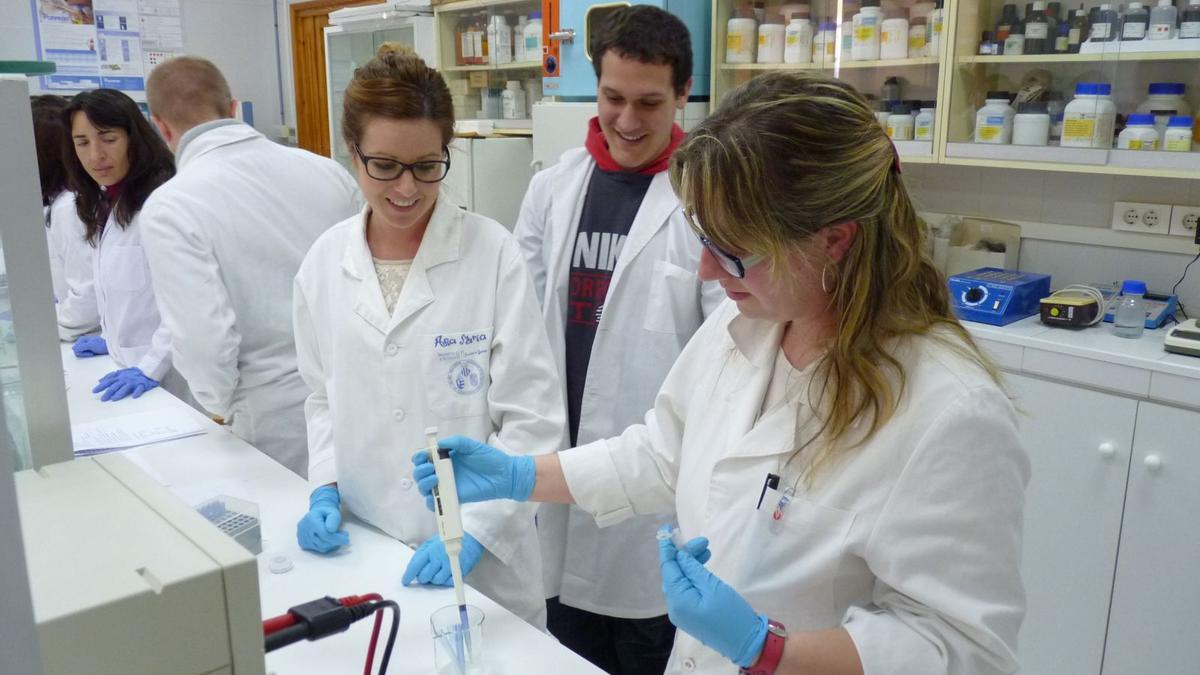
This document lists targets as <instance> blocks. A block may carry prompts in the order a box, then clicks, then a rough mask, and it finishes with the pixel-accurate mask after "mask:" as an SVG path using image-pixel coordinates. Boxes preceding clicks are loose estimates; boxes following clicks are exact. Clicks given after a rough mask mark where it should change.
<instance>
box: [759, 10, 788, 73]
mask: <svg viewBox="0 0 1200 675" xmlns="http://www.w3.org/2000/svg"><path fill="white" fill-rule="evenodd" d="M785 37H786V29H785V28H784V27H783V15H782V14H779V13H778V12H768V13H767V16H766V18H765V19H764V20H763V23H762V25H761V26H759V27H758V62H759V63H783V47H784V39H785Z"/></svg>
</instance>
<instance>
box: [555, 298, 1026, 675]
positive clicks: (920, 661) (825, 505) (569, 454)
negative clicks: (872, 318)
mask: <svg viewBox="0 0 1200 675" xmlns="http://www.w3.org/2000/svg"><path fill="white" fill-rule="evenodd" d="M782 328H783V326H782V325H781V324H771V323H769V322H765V321H756V320H752V319H748V318H746V317H742V316H740V315H739V314H738V312H737V308H736V305H734V304H733V303H732V302H729V303H727V304H725V305H723V306H722V308H721V309H719V310H718V311H717V313H716V314H714V315H713V316H712V317H711V318H710V319H709V321H708V322H707V323H706V324H705V325H704V326H703V327H702V328H701V329H700V331H698V332H697V333H696V337H695V338H694V339H693V340H692V342H691V343H689V344H688V346H687V348H686V349H685V350H684V353H683V354H682V355H681V356H680V358H679V361H678V362H677V363H676V364H675V367H674V368H673V369H672V370H671V373H670V375H669V376H668V377H667V380H666V382H665V383H664V384H663V388H662V391H660V392H659V394H658V399H657V401H656V403H655V407H654V409H653V410H652V411H650V412H649V413H647V415H646V421H645V424H642V425H637V426H633V427H630V428H629V429H628V430H626V431H625V433H623V434H622V435H620V436H619V437H616V438H611V439H607V440H601V441H597V442H596V443H593V444H590V445H587V446H583V447H580V448H575V449H572V450H567V451H565V452H563V453H561V454H560V459H561V462H562V467H563V472H564V474H565V476H566V479H567V484H568V486H569V488H570V490H571V494H572V495H573V496H574V497H575V499H576V502H577V503H578V504H579V505H580V506H582V507H583V508H585V509H587V510H588V512H590V513H592V514H594V515H595V516H596V518H597V521H598V522H599V523H600V524H601V525H608V524H611V523H614V522H618V521H620V520H621V519H623V518H627V517H629V516H630V515H632V514H635V513H637V514H642V513H660V512H670V511H672V510H674V511H675V512H676V513H677V514H678V517H679V526H680V529H681V530H682V533H683V535H684V537H685V538H688V539H690V538H692V537H697V536H706V537H708V538H709V540H710V542H711V543H710V546H711V550H712V560H711V562H709V563H708V565H707V566H708V568H709V569H710V570H711V571H712V572H713V573H714V574H716V575H717V576H719V577H720V578H722V579H723V580H724V581H726V582H727V583H729V584H730V585H731V586H732V587H733V588H734V589H736V590H737V591H738V592H739V593H741V595H742V597H744V598H745V599H746V600H747V602H749V603H750V605H751V606H753V607H754V608H755V610H756V611H758V612H761V613H765V614H767V615H768V616H770V617H772V618H774V619H776V620H778V621H780V622H782V623H783V624H784V625H785V626H786V627H787V628H788V630H789V631H807V630H816V629H826V628H834V627H838V626H844V627H845V628H846V630H847V631H849V633H850V636H851V637H852V638H853V640H854V643H855V646H856V647H857V649H858V652H859V655H860V657H861V659H862V663H863V666H864V672H865V673H866V675H884V674H886V675H994V674H999V673H1011V672H1013V671H1014V670H1015V669H1016V667H1017V663H1016V657H1015V650H1016V639H1017V631H1018V629H1019V627H1020V624H1021V618H1022V616H1023V614H1024V592H1023V588H1022V585H1021V578H1020V573H1019V565H1020V556H1021V528H1022V512H1023V505H1024V489H1025V485H1026V484H1027V482H1028V479H1029V461H1028V458H1027V456H1026V454H1025V452H1024V451H1023V449H1022V448H1021V445H1020V442H1019V440H1018V438H1017V425H1016V419H1015V414H1014V412H1013V408H1012V405H1011V404H1010V403H1009V401H1008V399H1007V398H1006V397H1005V395H1004V393H1003V392H1002V391H1001V390H1000V389H999V387H997V386H996V385H995V384H994V383H993V382H992V381H991V379H990V378H989V377H988V376H987V375H986V373H984V372H983V371H982V369H980V368H978V367H977V366H975V365H973V364H972V363H970V362H969V361H968V360H967V359H965V358H964V357H962V356H961V355H959V354H958V353H956V352H954V351H952V350H951V349H948V348H947V347H945V346H943V345H941V344H939V343H937V342H936V341H935V340H934V339H932V338H929V337H925V338H917V339H914V340H910V341H906V342H905V343H903V344H904V346H902V347H901V348H899V349H897V350H895V351H894V353H895V355H896V356H897V358H899V359H900V361H901V362H902V363H903V364H904V366H905V368H906V369H907V374H908V380H907V384H906V386H905V390H904V393H903V396H902V399H901V401H900V405H899V407H898V409H897V411H896V413H895V416H894V417H893V418H892V419H891V420H890V421H889V422H888V423H887V424H886V425H885V426H884V427H883V428H882V429H880V430H879V431H878V432H877V433H876V435H875V436H874V437H872V438H871V439H870V440H869V441H868V442H867V443H866V444H865V445H863V446H862V447H860V448H859V449H858V450H855V451H852V452H851V454H849V455H848V456H847V457H846V459H845V460H844V461H843V462H842V463H840V464H838V465H836V466H834V467H831V468H830V469H829V471H828V472H827V473H825V474H823V477H822V478H821V479H820V480H819V481H818V482H817V483H816V485H815V487H814V488H813V489H812V490H809V489H807V488H806V487H805V484H804V483H803V482H801V483H800V484H799V488H798V490H797V493H796V496H795V498H794V500H793V501H792V502H791V504H790V505H789V506H788V507H787V508H786V509H785V510H784V517H783V518H782V519H781V520H778V521H775V520H773V519H772V512H773V511H774V506H775V505H776V504H778V503H779V500H780V496H781V491H782V490H784V489H785V487H786V486H789V485H791V484H792V483H793V482H794V481H795V478H796V476H797V473H796V471H797V467H796V466H795V464H798V463H800V462H796V463H793V465H792V467H790V468H788V469H783V470H781V468H782V467H783V466H784V464H785V462H786V460H787V458H788V457H789V456H790V454H791V451H792V449H793V448H795V447H798V445H799V444H800V443H803V442H804V441H805V440H808V439H809V438H810V437H811V436H812V434H813V433H814V432H815V428H816V427H817V426H818V424H816V423H815V421H814V420H813V419H812V416H811V415H805V416H803V417H801V418H800V419H802V420H805V422H804V423H802V424H801V425H800V428H799V429H798V430H797V424H796V420H797V415H798V412H799V407H798V406H797V404H796V403H795V402H794V401H793V402H792V403H785V404H782V405H779V406H776V407H774V408H771V409H769V410H767V411H766V413H765V414H763V415H762V416H761V419H760V416H759V412H760V408H761V405H762V402H763V397H764V395H765V393H766V389H767V385H768V384H769V381H770V379H771V374H772V370H773V364H774V360H775V356H776V354H777V352H778V345H779V341H780V338H781V337H782ZM810 372H811V369H810ZM805 400H806V399H805ZM798 440H799V443H798V442H797V441H798ZM768 472H773V473H777V474H781V475H782V477H783V480H782V481H781V483H780V486H779V487H780V490H768V491H767V495H766V497H765V499H764V500H763V506H762V508H761V509H758V508H756V506H757V502H758V499H759V495H760V493H761V491H762V489H763V486H764V481H765V479H766V475H767V473H768ZM772 523H774V528H773V527H772ZM643 573H644V574H646V575H648V576H653V577H655V578H656V579H658V578H660V576H659V573H658V571H657V569H656V570H646V571H643ZM667 672H668V673H682V672H696V673H730V674H732V673H736V672H737V666H735V665H734V664H732V663H731V662H730V661H728V660H727V659H725V658H724V657H722V656H721V655H720V654H718V653H717V652H715V651H713V650H711V649H708V648H707V647H705V646H703V645H702V644H700V643H699V642H698V641H697V640H695V639H694V638H692V637H691V636H689V635H686V634H685V633H683V632H682V631H680V632H679V633H678V634H677V637H676V640H675V648H674V651H673V652H672V655H671V661H670V663H669V665H668V668H667Z"/></svg>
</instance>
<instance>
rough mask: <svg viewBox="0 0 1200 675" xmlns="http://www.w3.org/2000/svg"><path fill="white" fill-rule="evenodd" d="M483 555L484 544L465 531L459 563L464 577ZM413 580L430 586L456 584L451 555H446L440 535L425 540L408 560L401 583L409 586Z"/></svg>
mask: <svg viewBox="0 0 1200 675" xmlns="http://www.w3.org/2000/svg"><path fill="white" fill-rule="evenodd" d="M482 557H483V544H481V543H479V540H478V539H476V538H475V537H472V536H471V534H470V533H469V532H463V540H462V553H459V554H458V564H459V565H460V566H461V567H462V574H463V578H464V579H465V578H466V577H467V575H468V574H470V573H471V570H473V569H475V564H476V563H478V562H479V559H480V558H482ZM413 580H416V582H417V583H420V584H427V585H429V586H453V585H454V579H453V578H451V574H450V556H448V555H446V546H445V545H444V544H442V538H441V537H439V536H438V535H436V534H435V535H433V536H432V537H430V538H429V539H427V540H425V543H424V544H421V546H420V547H418V548H417V552H416V553H414V554H413V557H412V560H409V561H408V568H407V569H405V570H404V577H403V578H402V579H401V583H403V584H404V585H405V586H407V585H409V584H411V583H412V582H413Z"/></svg>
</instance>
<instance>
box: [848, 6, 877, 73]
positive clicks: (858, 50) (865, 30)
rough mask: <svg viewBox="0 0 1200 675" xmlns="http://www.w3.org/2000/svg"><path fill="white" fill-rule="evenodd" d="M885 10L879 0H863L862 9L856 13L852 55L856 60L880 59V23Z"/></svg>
mask: <svg viewBox="0 0 1200 675" xmlns="http://www.w3.org/2000/svg"><path fill="white" fill-rule="evenodd" d="M881 23H883V10H881V9H880V8H879V0H863V2H862V9H860V10H858V14H855V15H854V41H853V43H852V45H851V48H850V56H851V59H852V60H854V61H876V60H878V59H879V38H880V24H881Z"/></svg>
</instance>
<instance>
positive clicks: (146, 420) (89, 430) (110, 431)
mask: <svg viewBox="0 0 1200 675" xmlns="http://www.w3.org/2000/svg"><path fill="white" fill-rule="evenodd" d="M203 433H204V427H202V426H201V425H200V422H199V421H198V420H196V419H195V418H194V417H192V416H191V415H189V414H188V413H187V412H186V411H179V410H169V409H163V410H152V411H150V412H144V413H135V414H133V415H122V416H120V417H110V418H108V419H105V420H100V421H98V422H86V423H84V424H73V425H71V439H72V440H73V441H74V444H75V456H76V457H90V456H92V455H100V454H103V453H106V452H112V451H114V450H125V449H127V448H135V447H138V446H141V445H150V444H151V443H161V442H163V441H171V440H175V439H176V438H186V437H188V436H198V435H200V434H203Z"/></svg>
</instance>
